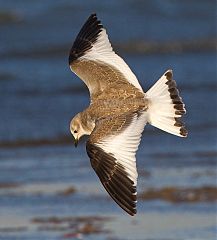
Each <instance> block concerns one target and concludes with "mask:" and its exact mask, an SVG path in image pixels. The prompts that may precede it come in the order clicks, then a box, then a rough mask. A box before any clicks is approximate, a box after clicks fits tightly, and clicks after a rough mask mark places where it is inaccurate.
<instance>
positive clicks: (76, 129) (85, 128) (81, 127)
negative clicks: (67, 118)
mask: <svg viewBox="0 0 217 240" xmlns="http://www.w3.org/2000/svg"><path fill="white" fill-rule="evenodd" d="M83 115H84V114H83ZM94 126H95V124H93V123H91V122H89V121H88V119H87V118H85V115H84V116H83V117H82V113H78V114H77V115H76V116H75V117H74V118H73V119H72V120H71V123H70V131H71V133H72V136H73V137H74V144H75V147H77V145H78V141H79V139H80V138H81V137H82V136H83V135H90V134H91V132H92V131H93V128H94Z"/></svg>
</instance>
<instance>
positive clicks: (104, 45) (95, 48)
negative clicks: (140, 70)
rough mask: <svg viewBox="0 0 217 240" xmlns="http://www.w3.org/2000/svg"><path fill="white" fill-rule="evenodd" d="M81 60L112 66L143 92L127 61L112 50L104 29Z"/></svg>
mask: <svg viewBox="0 0 217 240" xmlns="http://www.w3.org/2000/svg"><path fill="white" fill-rule="evenodd" d="M79 59H80V60H82V59H84V60H93V61H97V60H98V61H101V62H104V63H105V64H108V65H111V66H112V67H114V68H116V69H117V70H118V71H119V72H121V73H122V74H123V75H124V77H125V78H126V80H127V81H128V82H130V83H131V84H132V85H134V86H135V87H136V88H138V89H139V90H140V91H142V92H143V90H142V87H141V86H140V84H139V82H138V80H137V78H136V76H135V74H134V73H133V72H132V71H131V69H130V68H129V66H128V65H127V64H126V63H125V61H124V60H123V59H122V58H121V57H119V56H118V55H117V54H116V53H115V52H114V51H113V49H112V46H111V43H110V42H109V39H108V35H107V33H106V30H105V29H104V28H103V29H102V31H101V32H100V33H99V36H98V38H97V40H96V42H95V43H94V44H92V48H91V49H89V50H88V51H87V52H86V53H85V55H84V56H82V57H80V58H79Z"/></svg>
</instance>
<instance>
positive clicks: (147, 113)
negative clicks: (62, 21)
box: [69, 14, 187, 216]
mask: <svg viewBox="0 0 217 240" xmlns="http://www.w3.org/2000/svg"><path fill="white" fill-rule="evenodd" d="M69 66H70V69H71V71H72V72H74V73H75V74H76V75H77V76H78V77H79V78H80V79H81V80H82V81H83V82H84V83H85V84H86V86H87V87H88V89H89V93H90V105H89V107H87V108H86V109H85V110H84V111H82V112H80V113H78V114H77V115H76V116H75V117H74V118H73V119H72V120H71V122H70V131H71V133H72V135H73V137H74V141H75V146H77V144H78V141H79V139H80V138H81V137H82V136H83V135H89V138H88V140H87V143H86V150H87V154H88V156H89V158H90V163H91V166H92V167H93V169H94V170H95V172H96V174H97V175H98V177H99V179H100V181H101V183H102V185H103V186H104V188H105V189H106V191H107V192H108V193H109V195H110V196H111V197H112V198H113V200H114V201H115V202H116V203H117V204H118V205H119V206H120V207H121V208H122V209H123V210H125V211H126V212H127V213H128V214H130V215H131V216H133V215H135V214H136V212H137V210H136V204H137V189H136V187H137V178H138V173H137V169H136V151H137V149H138V146H139V143H140V140H141V135H142V132H143V130H144V127H145V125H146V124H147V123H148V124H151V125H153V126H155V127H157V128H159V129H161V130H163V131H165V132H168V133H170V134H174V135H176V136H179V137H186V136H187V130H186V128H185V126H184V124H183V123H182V121H181V120H180V118H181V117H182V115H183V114H185V113H186V110H185V105H184V103H183V101H182V98H181V97H180V95H179V91H178V89H177V86H176V82H175V81H174V80H173V73H172V70H168V71H166V72H165V73H164V74H163V75H162V76H161V78H160V79H159V80H158V81H157V82H156V83H155V84H154V85H153V86H152V87H151V88H150V89H149V90H148V91H147V92H144V91H143V89H142V87H141V86H140V84H139V82H138V79H137V78H136V76H135V75H134V73H133V72H132V71H131V69H130V68H129V66H128V65H127V64H126V63H125V61H124V60H123V59H122V58H121V57H120V56H118V55H117V54H116V53H115V52H114V51H113V48H112V46H111V43H110V41H109V39H108V35H107V33H106V30H105V28H104V27H103V25H102V24H101V22H100V21H99V20H98V18H97V16H96V14H92V15H90V17H89V18H88V19H87V21H86V22H85V24H84V25H83V27H82V28H81V30H80V32H79V34H78V35H77V37H76V39H75V41H74V43H73V45H72V48H71V50H70V54H69Z"/></svg>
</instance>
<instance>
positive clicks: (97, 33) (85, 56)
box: [69, 14, 143, 99]
mask: <svg viewBox="0 0 217 240" xmlns="http://www.w3.org/2000/svg"><path fill="white" fill-rule="evenodd" d="M69 65H70V68H71V70H72V71H73V72H74V73H75V74H76V75H77V76H78V77H80V78H81V79H82V80H83V81H84V82H85V84H86V85H87V87H88V89H89V92H90V96H91V99H92V98H94V96H97V95H99V94H100V92H102V91H103V90H104V89H105V88H106V87H108V85H110V84H111V83H115V82H117V81H120V82H124V83H128V84H129V83H131V84H132V85H134V86H135V87H136V88H137V89H139V91H142V92H143V90H142V88H141V86H140V84H139V82H138V80H137V78H136V76H135V75H134V73H133V72H132V71H131V70H130V68H129V66H128V65H127V64H126V63H125V62H124V60H123V59H122V58H121V57H119V56H118V55H117V54H116V53H115V52H114V51H113V49H112V46H111V43H110V42H109V39H108V35H107V34H106V30H105V29H104V27H103V25H102V24H101V22H100V21H99V20H98V19H97V16H96V14H92V15H91V16H90V17H89V18H88V20H87V21H86V23H85V24H84V25H83V27H82V29H81V30H80V32H79V34H78V36H77V38H76V39H75V41H74V43H73V46H72V48H71V50H70V54H69Z"/></svg>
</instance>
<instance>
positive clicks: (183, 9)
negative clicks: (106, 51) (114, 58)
mask: <svg viewBox="0 0 217 240" xmlns="http://www.w3.org/2000/svg"><path fill="white" fill-rule="evenodd" d="M0 6H1V7H0V240H33V239H35V240H48V239H49V240H60V239H88V240H89V239H90V240H91V239H94V240H101V239H106V240H123V239H124V240H189V239H193V240H205V239H206V240H214V239H216V199H217V189H216V173H217V172H216V171H217V170H216V158H217V111H216V110H217V109H216V108H217V107H216V102H217V95H216V93H217V82H216V76H217V72H216V71H217V70H216V63H217V62H216V40H217V37H216V1H214V0H213V1H212V0H207V1H202V0H197V1H196V0H195V1H193V0H189V1H178V0H174V1H171V0H164V1H159V0H153V1H139V0H137V1H133V0H125V1H124V0H122V1H121V0H118V1H117V0H111V1H100V0H94V1H73V0H62V1H58V0H37V1H29V0H22V1H21V0H7V1H5V0H0ZM94 12H96V13H97V15H98V17H99V19H101V20H102V23H103V24H104V26H105V27H106V29H107V32H108V34H109V37H110V40H111V42H112V44H113V47H114V49H115V51H116V52H117V53H119V54H120V55H121V56H122V57H123V58H124V59H125V60H126V62H127V63H128V64H129V66H130V67H131V68H132V70H133V71H134V73H135V74H136V75H137V77H138V79H139V81H140V83H141V85H142V87H143V89H144V90H145V91H147V90H148V89H149V88H150V87H151V86H152V85H153V84H154V83H155V81H156V80H157V79H158V78H159V77H160V76H161V75H162V74H163V73H164V72H165V71H166V70H167V69H173V72H174V79H175V80H176V81H177V84H178V88H179V90H180V92H181V96H182V98H183V100H184V102H185V104H186V109H187V115H186V116H185V117H184V121H185V123H186V126H187V129H188V131H189V135H188V138H187V139H183V138H178V137H176V136H172V135H169V134H167V133H164V132H162V131H160V130H158V129H155V128H153V127H151V126H146V128H145V131H144V134H143V138H142V141H141V144H140V147H139V150H138V153H137V163H138V164H137V165H138V173H139V180H138V214H137V215H136V216H135V217H130V216H128V215H127V214H126V213H125V212H124V211H122V209H120V208H119V207H118V206H117V205H116V204H115V203H114V202H113V201H112V200H111V199H110V197H109V196H108V194H107V193H106V192H105V190H104V189H103V187H102V186H101V184H100V182H99V180H98V178H97V176H96V175H95V173H94V171H93V169H92V168H91V166H90V162H89V158H88V157H87V154H86V150H85V139H84V140H82V141H81V142H80V145H79V147H78V148H74V146H73V139H72V136H71V135H70V131H69V123H70V120H71V118H72V117H73V116H74V115H75V114H76V113H77V112H79V111H81V110H82V109H84V108H85V107H86V106H88V104H89V95H88V91H87V89H86V88H85V85H84V84H83V83H82V81H80V80H79V79H78V78H77V77H76V76H75V75H74V74H73V73H71V72H70V69H69V66H68V53H69V50H70V48H71V45H72V43H73V40H74V39H75V37H76V34H77V33H78V31H79V30H80V28H81V26H82V24H83V23H84V22H85V21H86V19H87V18H88V17H89V15H90V14H91V13H94Z"/></svg>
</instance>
